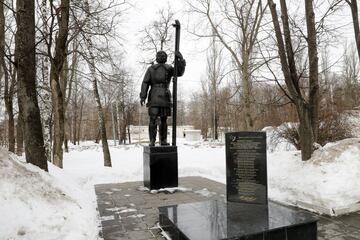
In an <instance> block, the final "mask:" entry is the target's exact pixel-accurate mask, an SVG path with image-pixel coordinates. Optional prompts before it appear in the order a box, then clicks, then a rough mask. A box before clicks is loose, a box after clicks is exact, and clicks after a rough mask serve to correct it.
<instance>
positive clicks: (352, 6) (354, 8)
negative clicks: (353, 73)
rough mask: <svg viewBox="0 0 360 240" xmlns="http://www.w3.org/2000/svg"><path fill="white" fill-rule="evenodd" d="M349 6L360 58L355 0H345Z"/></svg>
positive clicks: (359, 36) (359, 34)
mask: <svg viewBox="0 0 360 240" xmlns="http://www.w3.org/2000/svg"><path fill="white" fill-rule="evenodd" d="M347 2H348V4H349V5H350V8H351V15H352V19H353V27H354V35H355V43H356V48H357V52H358V57H359V60H360V29H359V12H358V6H357V0H349V1H347Z"/></svg>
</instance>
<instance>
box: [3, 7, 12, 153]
mask: <svg viewBox="0 0 360 240" xmlns="http://www.w3.org/2000/svg"><path fill="white" fill-rule="evenodd" d="M0 5H1V6H0V62H1V69H0V71H1V72H2V73H3V74H2V75H3V76H4V81H5V84H4V88H5V89H4V101H5V109H6V113H7V115H8V143H9V148H8V149H9V151H10V152H13V153H15V123H14V106H13V98H14V87H15V86H14V85H15V76H13V75H12V74H10V73H11V71H10V72H9V70H8V69H7V67H6V62H5V14H4V3H3V2H1V3H0ZM9 75H10V76H9Z"/></svg>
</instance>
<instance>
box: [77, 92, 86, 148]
mask: <svg viewBox="0 0 360 240" xmlns="http://www.w3.org/2000/svg"><path fill="white" fill-rule="evenodd" d="M81 99H82V100H81V104H80V113H79V114H80V116H79V121H78V125H77V129H78V130H77V137H76V140H77V142H78V145H80V137H81V125H82V124H81V122H82V117H83V108H84V103H85V100H84V97H83V96H82V98H81ZM75 127H76V126H75Z"/></svg>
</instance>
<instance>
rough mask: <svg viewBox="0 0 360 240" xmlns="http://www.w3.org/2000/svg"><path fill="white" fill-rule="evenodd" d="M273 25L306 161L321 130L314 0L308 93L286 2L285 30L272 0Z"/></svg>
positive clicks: (308, 6)
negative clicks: (304, 89)
mask: <svg viewBox="0 0 360 240" xmlns="http://www.w3.org/2000/svg"><path fill="white" fill-rule="evenodd" d="M268 3H269V6H270V10H271V16H272V20H273V25H274V29H275V35H276V42H277V46H278V53H279V57H280V62H281V69H282V72H283V74H284V78H285V83H286V87H287V91H286V92H287V96H288V97H289V98H290V99H291V101H292V102H293V103H294V104H295V106H296V110H297V113H298V117H299V121H300V126H299V136H300V146H301V156H302V159H303V160H308V159H309V158H310V157H311V154H312V152H313V150H314V148H313V144H314V142H316V139H317V133H318V104H319V84H318V56H317V42H316V36H317V35H316V29H315V14H314V9H313V1H312V0H306V1H305V15H306V26H307V43H308V60H309V77H308V81H309V82H308V86H309V88H308V93H307V94H306V95H305V94H304V93H303V92H302V91H301V89H300V79H301V77H302V76H301V75H300V76H299V75H298V71H297V67H296V64H295V56H294V49H293V45H292V39H291V33H290V25H289V16H288V9H287V6H286V1H285V0H281V1H280V6H281V14H282V23H283V32H282V31H281V28H280V23H279V18H278V16H277V12H276V5H275V3H274V2H273V1H272V0H268Z"/></svg>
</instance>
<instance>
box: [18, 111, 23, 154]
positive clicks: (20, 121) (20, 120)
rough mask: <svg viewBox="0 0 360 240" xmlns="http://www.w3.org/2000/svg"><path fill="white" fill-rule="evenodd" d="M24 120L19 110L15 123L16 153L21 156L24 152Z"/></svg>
mask: <svg viewBox="0 0 360 240" xmlns="http://www.w3.org/2000/svg"><path fill="white" fill-rule="evenodd" d="M23 129H24V121H23V118H22V114H21V112H19V115H18V119H17V124H16V154H17V155H18V156H21V155H22V153H23V152H24V134H23V132H24V131H23Z"/></svg>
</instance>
